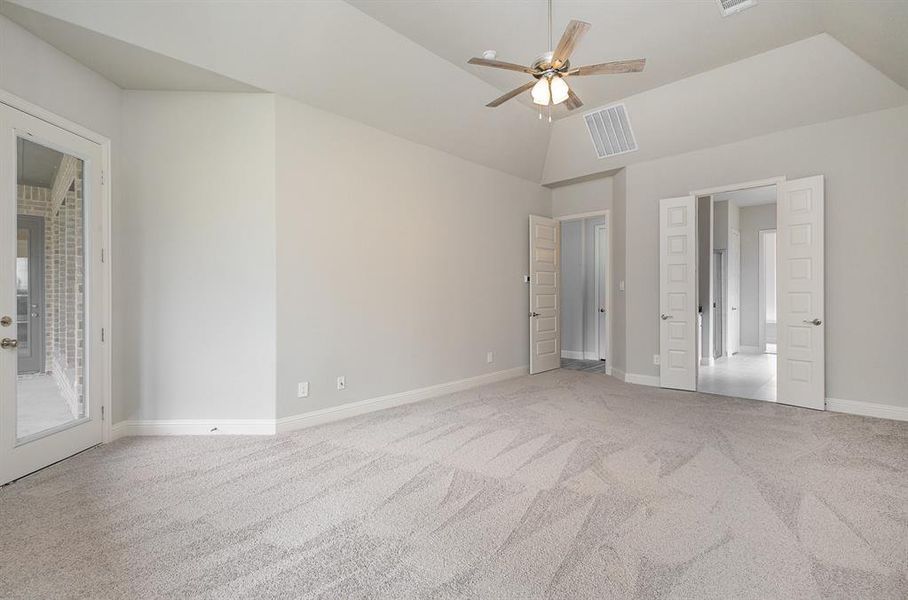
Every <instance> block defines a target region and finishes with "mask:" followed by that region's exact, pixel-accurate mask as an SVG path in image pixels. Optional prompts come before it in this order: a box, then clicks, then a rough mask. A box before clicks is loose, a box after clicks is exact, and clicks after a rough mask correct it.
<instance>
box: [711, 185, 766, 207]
mask: <svg viewBox="0 0 908 600" xmlns="http://www.w3.org/2000/svg"><path fill="white" fill-rule="evenodd" d="M713 200H715V201H717V202H722V201H723V200H731V201H732V202H734V203H735V204H737V205H738V206H741V207H744V206H759V205H761V204H775V203H776V186H774V185H765V186H763V187H756V188H749V189H746V190H736V191H734V192H722V193H720V194H716V195H715V196H713Z"/></svg>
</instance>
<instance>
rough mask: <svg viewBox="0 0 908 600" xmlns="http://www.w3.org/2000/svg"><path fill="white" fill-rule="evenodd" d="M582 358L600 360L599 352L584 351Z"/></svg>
mask: <svg viewBox="0 0 908 600" xmlns="http://www.w3.org/2000/svg"><path fill="white" fill-rule="evenodd" d="M583 360H600V359H599V354H598V353H596V352H584V353H583Z"/></svg>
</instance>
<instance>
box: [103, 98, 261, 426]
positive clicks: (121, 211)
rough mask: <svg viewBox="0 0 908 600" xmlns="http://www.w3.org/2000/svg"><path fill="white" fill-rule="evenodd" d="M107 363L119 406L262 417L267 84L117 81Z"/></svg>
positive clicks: (147, 411)
mask: <svg viewBox="0 0 908 600" xmlns="http://www.w3.org/2000/svg"><path fill="white" fill-rule="evenodd" d="M122 133H123V146H122V152H123V154H124V157H123V182H122V184H121V186H122V189H123V190H124V193H123V194H122V197H121V198H120V203H119V205H118V206H117V213H116V214H117V218H116V223H115V228H116V230H117V232H118V239H119V240H120V244H119V246H118V253H117V254H115V255H114V264H115V265H116V271H115V281H116V282H117V286H118V288H117V289H118V294H117V297H116V299H115V304H116V305H117V306H118V307H119V308H118V310H119V311H121V312H120V313H119V316H120V318H119V321H118V327H117V330H116V332H115V333H116V338H115V339H116V342H117V351H116V355H117V359H116V360H117V363H116V366H115V368H116V369H117V370H118V372H119V373H122V374H123V377H124V378H125V382H126V383H125V384H121V389H120V392H119V393H121V394H125V395H127V396H129V397H131V398H134V402H135V407H136V409H135V413H134V414H132V415H130V416H129V418H131V419H138V420H168V419H206V420H211V419H272V418H273V417H274V382H275V296H274V295H275V198H274V192H275V186H274V164H275V134H274V97H273V96H271V95H267V94H231V93H191V92H139V91H128V92H124V94H123V127H122Z"/></svg>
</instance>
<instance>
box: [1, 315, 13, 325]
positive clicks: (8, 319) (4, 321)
mask: <svg viewBox="0 0 908 600" xmlns="http://www.w3.org/2000/svg"><path fill="white" fill-rule="evenodd" d="M12 324H13V318H12V317H9V316H6V315H4V316H2V317H0V325H3V326H4V327H9V326H10V325H12Z"/></svg>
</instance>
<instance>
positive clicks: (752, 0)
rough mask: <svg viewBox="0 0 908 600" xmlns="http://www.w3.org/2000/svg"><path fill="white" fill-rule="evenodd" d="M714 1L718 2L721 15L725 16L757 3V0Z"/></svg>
mask: <svg viewBox="0 0 908 600" xmlns="http://www.w3.org/2000/svg"><path fill="white" fill-rule="evenodd" d="M716 2H717V3H718V4H719V10H721V11H722V16H723V17H727V16H729V15H733V14H735V13H739V12H741V11H742V10H746V9H748V8H751V7H752V6H754V5H755V4H756V3H757V0H716Z"/></svg>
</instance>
